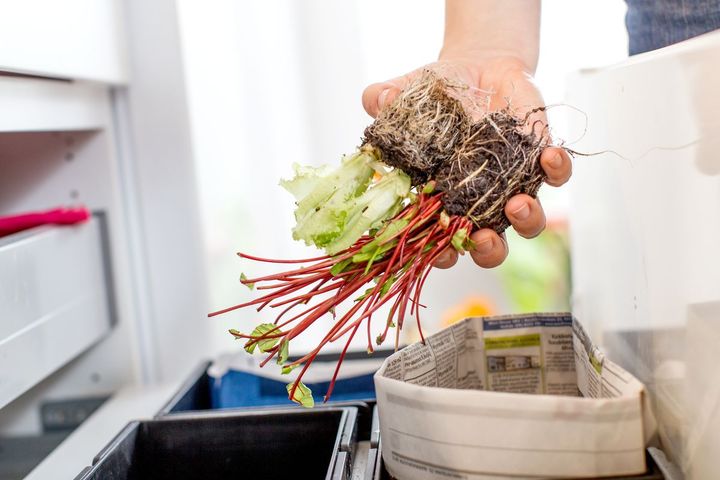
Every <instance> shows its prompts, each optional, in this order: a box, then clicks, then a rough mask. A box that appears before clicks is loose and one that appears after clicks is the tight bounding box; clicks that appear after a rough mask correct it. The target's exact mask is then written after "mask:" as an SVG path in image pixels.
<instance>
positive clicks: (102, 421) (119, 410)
mask: <svg viewBox="0 0 720 480" xmlns="http://www.w3.org/2000/svg"><path fill="white" fill-rule="evenodd" d="M177 388H178V385H175V384H172V385H169V384H168V385H157V386H154V387H143V388H138V387H128V388H125V389H123V390H121V391H119V392H118V393H116V394H115V395H114V396H113V397H112V398H111V399H110V400H108V402H107V403H105V404H104V405H103V406H102V407H100V408H99V409H98V410H97V411H96V412H95V413H93V414H92V416H90V418H88V419H87V420H86V421H85V422H84V423H83V424H82V425H81V426H80V427H79V428H78V429H77V430H75V431H74V432H73V433H72V434H71V435H70V436H69V437H68V438H67V439H65V441H64V442H63V443H61V444H60V446H59V447H57V448H56V449H55V450H53V452H52V453H51V454H50V455H48V456H47V457H46V458H45V460H43V462H42V463H40V464H39V465H38V466H37V467H35V469H34V470H33V471H32V472H30V474H28V475H27V476H26V477H25V480H57V479H71V478H75V476H76V475H77V474H79V473H80V471H81V470H82V469H83V468H85V467H87V466H88V465H90V464H91V463H92V460H93V458H94V457H95V455H97V454H98V453H99V452H100V450H101V449H102V448H103V447H104V446H105V445H106V444H107V443H108V442H109V441H110V440H112V439H113V438H114V437H115V435H117V434H118V433H120V430H121V429H122V428H123V427H125V425H126V424H127V423H128V422H129V421H131V420H138V419H147V418H152V417H153V416H154V415H155V414H156V413H157V411H158V410H160V408H162V406H163V405H164V404H165V403H166V402H167V401H168V400H169V399H170V396H171V395H172V394H173V392H174V391H175V390H176V389H177Z"/></svg>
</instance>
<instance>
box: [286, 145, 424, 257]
mask: <svg viewBox="0 0 720 480" xmlns="http://www.w3.org/2000/svg"><path fill="white" fill-rule="evenodd" d="M294 168H295V177H294V178H293V179H292V180H283V181H281V182H280V184H281V185H282V186H283V187H284V188H285V189H286V190H287V191H288V192H290V193H292V194H293V195H294V196H295V199H296V204H297V208H296V209H295V220H296V222H297V224H296V226H295V228H294V229H293V238H294V239H295V240H303V241H304V242H305V244H307V245H315V246H316V247H319V248H324V249H325V251H326V252H327V253H328V254H329V255H334V254H336V253H338V252H340V251H342V250H344V249H345V248H347V247H349V246H351V245H352V244H353V243H355V241H357V239H358V238H360V237H361V236H362V235H363V233H365V232H366V231H368V230H370V229H371V228H377V227H379V226H381V225H382V224H383V222H384V221H385V220H386V219H388V218H390V217H392V216H393V215H394V214H395V213H397V212H398V211H399V210H400V208H401V207H402V201H403V199H404V198H405V197H407V196H408V194H409V192H410V178H409V177H408V176H407V175H405V174H404V173H403V172H401V171H400V170H393V171H391V172H389V173H387V172H386V171H385V169H384V168H383V167H382V164H381V163H380V162H379V161H378V159H377V157H376V155H375V154H374V152H373V151H367V150H363V151H359V152H357V153H355V154H354V155H350V156H347V157H345V158H343V161H342V164H341V166H340V167H339V168H337V169H334V170H332V169H329V168H327V167H323V168H312V167H301V166H298V165H295V166H294ZM376 173H379V174H380V175H381V178H380V180H379V181H377V182H375V183H372V179H373V176H374V175H375V174H376Z"/></svg>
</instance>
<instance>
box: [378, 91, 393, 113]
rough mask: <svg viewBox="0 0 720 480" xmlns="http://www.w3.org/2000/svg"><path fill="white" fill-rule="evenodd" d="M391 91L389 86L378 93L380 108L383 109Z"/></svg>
mask: <svg viewBox="0 0 720 480" xmlns="http://www.w3.org/2000/svg"><path fill="white" fill-rule="evenodd" d="M389 93H390V89H389V88H386V89H385V90H383V91H382V92H380V95H378V99H377V105H378V109H380V110H382V108H383V107H384V106H385V100H386V99H387V96H388V94H389Z"/></svg>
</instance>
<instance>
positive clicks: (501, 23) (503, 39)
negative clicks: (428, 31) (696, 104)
mask: <svg viewBox="0 0 720 480" xmlns="http://www.w3.org/2000/svg"><path fill="white" fill-rule="evenodd" d="M539 44H540V0H446V1H445V38H444V41H443V48H442V51H441V52H440V59H441V60H450V59H459V58H462V59H466V60H476V61H484V60H489V59H492V58H496V57H509V58H515V59H517V60H518V61H519V62H520V63H521V64H522V65H523V67H524V68H525V69H526V70H527V71H528V72H529V73H534V72H535V69H536V67H537V61H538V51H539Z"/></svg>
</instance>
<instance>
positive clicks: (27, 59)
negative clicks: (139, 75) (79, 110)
mask: <svg viewBox="0 0 720 480" xmlns="http://www.w3.org/2000/svg"><path fill="white" fill-rule="evenodd" d="M122 13H123V12H122V4H121V2H120V1H118V0H65V1H62V2H58V1H54V0H23V1H21V2H2V4H0V70H5V71H11V72H20V73H29V74H35V75H44V76H49V77H59V78H72V79H87V80H96V81H101V82H107V83H114V84H118V83H124V82H125V81H126V77H127V73H126V70H127V68H126V59H125V55H126V53H125V32H124V20H123V15H122Z"/></svg>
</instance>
